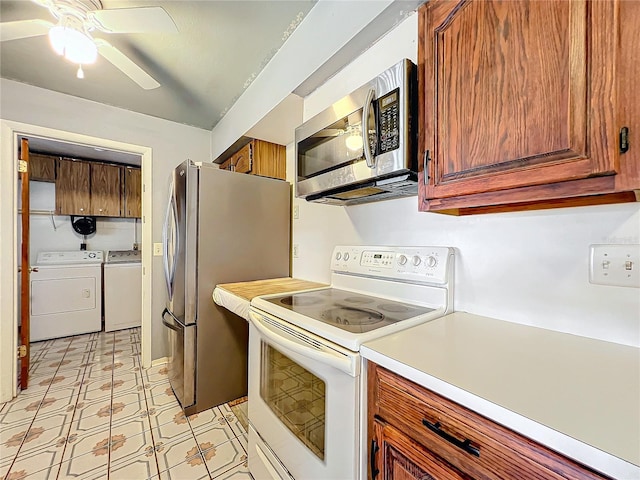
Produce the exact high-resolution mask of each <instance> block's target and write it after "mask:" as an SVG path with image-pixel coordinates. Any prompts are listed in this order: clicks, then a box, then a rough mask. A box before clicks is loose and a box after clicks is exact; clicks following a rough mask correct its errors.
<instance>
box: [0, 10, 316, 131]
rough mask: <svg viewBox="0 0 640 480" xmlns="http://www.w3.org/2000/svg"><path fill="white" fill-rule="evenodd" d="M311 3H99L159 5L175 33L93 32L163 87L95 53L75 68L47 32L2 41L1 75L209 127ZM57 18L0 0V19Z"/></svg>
mask: <svg viewBox="0 0 640 480" xmlns="http://www.w3.org/2000/svg"><path fill="white" fill-rule="evenodd" d="M315 1H316V0H286V1H273V0H260V1H247V0H235V1H232V0H226V1H217V0H180V1H178V0H174V1H142V0H127V1H122V0H102V6H103V8H104V9H115V8H124V7H138V6H161V7H162V8H164V9H165V10H166V12H167V13H168V14H169V15H170V16H171V17H172V19H173V20H174V22H175V24H176V26H177V28H178V31H179V32H178V33H176V34H157V33H144V34H142V33H137V34H106V33H96V34H95V37H101V38H105V39H107V40H108V41H109V42H110V43H111V44H112V45H114V46H115V47H116V48H118V49H120V50H121V51H122V52H123V53H125V54H126V55H127V56H128V57H130V58H131V59H132V60H134V61H135V62H136V63H137V64H138V65H139V66H141V67H142V68H143V69H144V70H145V71H146V72H147V73H148V74H150V75H151V76H152V77H154V78H155V79H156V80H157V81H158V82H159V83H160V84H161V86H160V87H159V88H156V89H153V90H143V89H142V88H140V87H139V86H138V85H137V84H136V83H134V82H133V81H132V80H130V79H129V78H128V77H127V76H125V75H124V74H123V73H122V72H121V71H120V70H118V69H117V68H116V67H114V66H113V65H112V64H111V63H109V62H107V61H106V60H104V59H103V58H102V57H98V61H97V62H96V63H95V64H93V65H87V66H86V67H83V68H84V71H85V78H84V79H83V80H80V79H77V78H76V69H77V67H76V66H74V65H73V64H71V63H70V62H68V61H66V60H65V59H63V58H62V57H59V56H57V55H56V54H55V53H54V52H53V50H52V49H51V47H50V45H49V42H48V38H47V36H46V35H44V36H38V37H32V38H25V39H19V40H10V41H5V42H2V43H1V44H0V75H1V76H2V77H3V78H8V79H11V80H16V81H19V82H23V83H28V84H31V85H35V86H38V87H42V88H46V89H49V90H54V91H57V92H61V93H66V94H70V95H74V96H77V97H81V98H86V99H88V100H93V101H96V102H100V103H104V104H108V105H114V106H117V107H121V108H125V109H128V110H132V111H135V112H140V113H144V114H148V115H152V116H155V117H159V118H164V119H167V120H172V121H175V122H179V123H184V124H187V125H192V126H195V127H200V128H204V129H207V130H211V129H212V128H213V127H214V126H215V125H216V124H217V123H218V121H219V120H220V119H221V118H222V117H223V116H224V114H225V113H226V112H227V110H228V109H229V108H230V107H231V106H232V105H233V104H234V102H235V101H236V100H237V99H238V97H240V95H241V94H242V93H243V92H244V90H245V89H246V88H247V87H248V86H249V85H250V84H251V82H252V81H253V80H254V79H255V78H256V76H257V75H258V73H260V71H261V70H262V68H263V67H264V66H265V65H266V64H267V62H268V61H269V60H270V59H271V57H272V56H273V55H274V54H275V53H276V52H277V51H278V49H279V48H280V47H281V46H282V44H283V43H284V41H285V40H286V39H287V37H288V36H289V35H290V34H291V33H292V32H293V30H294V29H295V28H296V27H297V26H298V24H299V23H300V22H301V21H302V19H303V18H304V16H305V15H306V14H307V13H308V12H309V10H310V9H311V8H312V7H313V6H314V4H315ZM34 18H39V19H43V20H47V21H51V22H55V19H54V18H53V17H52V16H51V14H50V13H49V11H48V10H47V9H46V8H43V7H42V6H40V5H37V4H36V3H33V2H31V1H28V0H17V1H16V0H0V19H1V20H2V22H9V21H16V20H26V19H34Z"/></svg>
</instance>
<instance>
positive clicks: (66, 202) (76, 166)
mask: <svg viewBox="0 0 640 480" xmlns="http://www.w3.org/2000/svg"><path fill="white" fill-rule="evenodd" d="M89 179H90V166H89V164H88V163H87V162H81V161H77V160H69V159H60V160H59V161H58V175H57V178H56V213H58V215H90V214H91V193H90V192H91V191H90V181H89Z"/></svg>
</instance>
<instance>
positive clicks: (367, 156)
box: [362, 88, 376, 168]
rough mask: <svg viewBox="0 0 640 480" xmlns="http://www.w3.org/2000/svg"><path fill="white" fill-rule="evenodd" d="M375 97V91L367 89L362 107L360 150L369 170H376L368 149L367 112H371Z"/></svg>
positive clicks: (373, 159)
mask: <svg viewBox="0 0 640 480" xmlns="http://www.w3.org/2000/svg"><path fill="white" fill-rule="evenodd" d="M375 96H376V91H375V89H373V88H371V89H369V92H368V93H367V98H366V99H365V101H364V105H363V106H362V150H363V152H364V159H365V161H366V162H367V167H369V168H376V159H375V158H374V156H373V154H372V153H371V148H370V147H369V112H370V111H371V105H372V103H373V98H374V97H375Z"/></svg>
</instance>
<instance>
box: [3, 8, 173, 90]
mask: <svg viewBox="0 0 640 480" xmlns="http://www.w3.org/2000/svg"><path fill="white" fill-rule="evenodd" d="M32 1H33V2H35V3H37V4H38V5H41V6H43V7H46V8H47V9H49V12H50V13H51V15H53V17H54V18H55V19H56V21H57V23H52V22H48V21H46V20H40V19H31V20H18V21H14V22H3V23H0V41H2V42H5V41H8V40H18V39H21V38H29V37H36V36H40V35H47V34H48V35H49V41H50V43H51V46H52V48H53V49H54V50H55V52H56V53H57V54H59V55H61V56H64V57H65V58H66V59H67V60H69V61H70V62H72V63H75V64H77V65H78V72H77V76H78V78H84V72H83V70H82V65H87V64H91V63H94V62H95V61H96V59H97V57H98V54H100V55H101V56H102V57H104V58H105V59H106V60H108V61H109V62H111V63H112V64H113V65H114V66H116V67H117V68H119V69H120V70H121V71H122V72H123V73H124V74H125V75H127V76H128V77H129V78H131V79H132V80H133V81H134V82H136V83H137V84H138V85H140V87H142V88H144V89H145V90H151V89H153V88H157V87H159V86H160V84H159V83H158V82H157V81H156V80H155V79H154V78H153V77H152V76H151V75H149V74H148V73H147V72H145V71H144V70H143V69H142V68H141V67H140V66H139V65H137V64H136V63H135V62H134V61H133V60H131V59H130V58H129V57H127V56H126V55H125V54H124V53H122V52H121V51H120V50H118V49H117V48H116V47H114V46H113V45H111V44H110V43H109V42H107V41H106V40H104V39H102V38H96V37H94V36H93V33H94V32H97V33H100V32H102V33H107V34H112V33H177V31H178V29H177V28H176V25H175V23H174V22H173V19H172V18H171V17H170V16H169V14H168V13H167V12H166V11H165V10H164V9H163V8H162V7H135V8H120V9H112V10H108V9H107V10H105V9H103V7H102V3H101V2H100V0H32Z"/></svg>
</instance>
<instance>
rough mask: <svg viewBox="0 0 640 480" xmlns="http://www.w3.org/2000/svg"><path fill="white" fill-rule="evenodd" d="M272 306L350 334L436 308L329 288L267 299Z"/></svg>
mask: <svg viewBox="0 0 640 480" xmlns="http://www.w3.org/2000/svg"><path fill="white" fill-rule="evenodd" d="M265 300H267V301H268V302H269V303H272V304H274V305H276V306H278V307H281V308H285V309H287V310H290V311H292V312H295V313H297V314H300V315H304V316H305V317H309V318H312V319H314V320H317V321H320V322H324V323H326V324H329V325H332V326H334V327H337V328H340V329H342V330H345V331H347V332H350V333H366V332H370V331H372V330H376V329H378V328H383V327H386V326H388V325H391V324H394V323H397V322H401V321H403V320H408V319H410V318H414V317H417V316H419V315H424V314H426V313H429V312H432V311H434V309H432V308H427V307H421V306H417V305H411V304H409V303H402V302H397V301H393V300H387V299H383V298H378V297H372V296H369V295H363V294H360V293H354V292H349V291H346V290H339V289H336V288H328V289H324V290H314V291H310V292H301V293H295V294H287V295H279V296H276V297H271V298H266V299H265Z"/></svg>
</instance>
